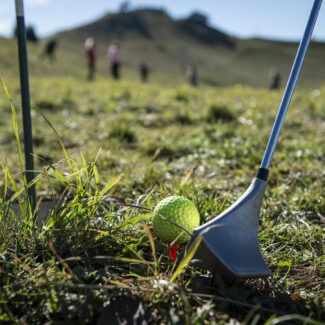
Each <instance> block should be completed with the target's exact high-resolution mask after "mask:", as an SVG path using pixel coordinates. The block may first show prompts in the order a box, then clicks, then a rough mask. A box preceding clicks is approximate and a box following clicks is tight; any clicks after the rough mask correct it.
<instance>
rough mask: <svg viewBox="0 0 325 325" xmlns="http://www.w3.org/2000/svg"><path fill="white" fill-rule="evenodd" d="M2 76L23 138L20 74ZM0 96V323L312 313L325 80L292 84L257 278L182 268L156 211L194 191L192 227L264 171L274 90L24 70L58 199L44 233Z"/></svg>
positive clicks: (318, 311)
mask: <svg viewBox="0 0 325 325" xmlns="http://www.w3.org/2000/svg"><path fill="white" fill-rule="evenodd" d="M4 82H5V84H6V86H7V87H8V91H9V94H10V95H11V97H12V103H13V107H14V108H15V112H16V120H17V124H18V128H19V134H20V137H19V138H20V142H21V145H22V143H23V142H22V121H21V108H20V96H19V84H18V80H17V79H15V78H13V77H10V78H8V79H7V80H4ZM0 94H1V95H0V113H1V117H2V118H1V120H0V141H1V144H2V151H1V158H0V162H1V178H0V181H1V186H2V191H1V206H0V238H1V240H0V286H1V289H0V322H2V323H8V324H11V323H16V324H21V323H24V324H45V323H46V324H84V323H90V324H93V323H96V322H97V321H98V324H106V323H105V322H104V321H103V318H104V317H107V318H108V319H111V321H112V323H111V324H115V323H113V317H114V315H117V314H118V315H120V317H122V318H123V317H126V318H127V317H130V315H131V319H132V317H136V316H135V315H137V319H136V321H137V322H136V324H140V323H141V321H146V322H148V323H152V324H278V323H283V324H284V323H286V324H323V321H324V320H325V307H324V302H325V285H324V283H325V281H324V280H325V269H324V262H325V260H324V226H325V204H324V180H325V174H324V150H325V147H324V135H325V119H324V109H325V88H319V89H318V88H317V89H315V88H305V89H301V88H300V89H297V91H296V93H295V94H294V98H293V101H292V103H291V107H290V109H289V112H288V116H287V119H286V121H285V124H284V129H283V131H282V133H281V137H280V141H279V144H278V146H277V149H276V152H275V154H274V157H273V161H272V165H271V169H270V176H269V182H268V187H267V192H266V196H265V199H264V203H263V207H262V211H261V216H260V226H259V239H260V244H261V250H262V254H263V256H264V258H265V260H266V262H267V264H268V266H269V267H270V269H271V270H272V275H271V276H270V277H268V278H265V279H255V280H230V279H225V278H222V277H220V276H219V275H218V274H215V275H213V274H212V273H211V272H209V271H207V270H204V269H200V268H197V267H195V266H193V265H191V264H189V265H184V263H183V262H184V261H183V262H181V260H182V257H181V254H180V255H179V257H178V260H177V262H176V263H175V264H173V263H171V262H170V261H169V258H168V252H167V250H166V246H165V245H164V244H163V243H162V242H161V241H160V240H159V239H158V238H156V237H155V236H153V235H152V229H151V218H152V211H153V209H154V207H155V205H156V204H157V203H158V202H159V201H160V200H161V199H163V198H165V197H167V196H170V195H182V196H185V197H187V198H189V199H191V200H192V201H193V202H194V203H195V204H196V206H197V207H198V210H199V212H200V216H201V223H205V222H206V221H207V220H210V219H211V218H213V217H214V216H216V215H218V214H219V213H220V212H222V211H223V210H225V209H226V208H227V207H228V206H229V205H231V203H233V202H234V201H235V200H236V199H237V198H238V197H239V196H240V195H241V194H242V193H243V191H245V189H246V188H247V187H248V185H249V184H250V182H251V180H252V179H253V178H254V176H255V173H256V170H257V169H258V167H259V164H260V161H261V158H262V156H263V153H264V150H265V146H266V142H267V139H268V136H269V133H270V131H271V128H272V125H273V121H274V118H275V115H276V112H277V109H278V106H279V103H280V101H281V96H282V90H280V91H273V92H271V91H268V90H266V89H262V88H260V89H253V88H248V87H243V86H240V85H237V86H234V87H228V88H221V87H220V88H209V87H199V88H190V87H188V86H185V85H184V86H175V87H168V86H158V85H150V84H148V85H143V84H139V83H137V82H135V81H134V82H133V81H132V82H127V81H121V82H113V81H110V80H108V79H104V78H99V79H98V80H96V81H95V82H93V83H89V82H86V81H83V80H78V79H76V78H64V77H60V76H57V77H33V78H32V80H31V101H32V117H33V134H34V154H35V169H36V174H37V176H38V177H37V179H36V181H37V182H36V187H37V193H38V197H39V199H44V200H45V199H53V200H55V201H57V200H60V201H61V202H63V203H62V205H61V206H57V207H56V208H55V209H53V211H52V212H51V214H50V215H49V217H48V219H47V220H46V222H45V223H44V225H43V227H40V228H37V227H35V224H34V222H33V218H31V217H30V211H29V210H28V207H29V204H28V202H27V200H26V198H25V191H24V181H23V176H22V175H23V173H22V172H21V170H22V169H21V159H20V157H19V145H18V144H19V143H17V138H16V134H15V123H13V122H12V117H13V111H12V107H11V105H10V100H9V99H8V96H7V95H6V93H5V91H3V90H2V89H1V90H0ZM17 132H18V131H17ZM60 141H62V143H61V142H60ZM14 202H18V203H19V204H20V205H21V216H20V217H17V216H15V214H14V212H13V210H12V209H11V207H12V204H13V203H14ZM26 208H27V209H26ZM181 251H184V247H181ZM140 307H141V309H140V311H141V312H138V313H137V314H136V311H137V310H139V308H140ZM128 312H129V313H128ZM143 324H144V323H143Z"/></svg>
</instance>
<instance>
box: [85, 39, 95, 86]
mask: <svg viewBox="0 0 325 325" xmlns="http://www.w3.org/2000/svg"><path fill="white" fill-rule="evenodd" d="M85 52H86V60H87V65H88V76H87V79H88V80H93V79H94V77H95V61H96V54H95V41H94V39H93V38H92V37H88V38H87V39H86V41H85Z"/></svg>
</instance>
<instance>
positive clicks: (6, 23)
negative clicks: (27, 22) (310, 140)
mask: <svg viewBox="0 0 325 325" xmlns="http://www.w3.org/2000/svg"><path fill="white" fill-rule="evenodd" d="M12 30H13V23H12V20H11V19H9V18H8V19H1V20H0V34H1V35H5V36H9V35H10V34H11V33H12Z"/></svg>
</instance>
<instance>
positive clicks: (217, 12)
mask: <svg viewBox="0 0 325 325" xmlns="http://www.w3.org/2000/svg"><path fill="white" fill-rule="evenodd" d="M122 2H123V1H121V0H24V6H25V20H26V24H32V25H33V26H34V27H35V29H36V32H37V34H38V35H39V36H41V37H46V36H49V35H51V34H54V33H56V32H58V31H61V30H65V29H69V28H72V27H76V26H80V25H83V24H84V23H88V22H91V21H94V20H96V19H97V18H99V17H101V16H103V15H104V14H106V13H107V12H116V11H118V10H119V8H120V6H121V3H122ZM129 2H130V7H131V9H136V8H139V7H151V8H164V9H166V10H167V12H168V13H169V14H170V15H171V16H172V17H174V18H182V17H186V16H188V15H189V14H190V13H192V12H193V11H199V12H202V13H203V14H205V15H207V16H208V18H209V23H210V25H212V26H213V27H216V28H219V29H221V30H222V31H224V32H227V33H229V34H231V35H234V36H237V37H242V38H250V37H262V38H269V39H278V40H292V41H297V40H299V39H300V38H301V36H302V33H303V31H304V28H305V25H306V22H307V19H308V16H309V12H310V9H311V6H312V3H313V1H312V0H200V1H197V0H131V1H129ZM14 3H15V1H14V0H0V35H2V36H6V37H10V36H11V35H12V31H13V28H14V25H15V7H14ZM323 7H324V8H321V11H320V14H319V18H318V22H317V24H316V27H315V31H314V39H316V40H319V41H325V5H324V6H323Z"/></svg>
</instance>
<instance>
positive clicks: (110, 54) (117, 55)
mask: <svg viewBox="0 0 325 325" xmlns="http://www.w3.org/2000/svg"><path fill="white" fill-rule="evenodd" d="M85 53H86V60H87V65H88V75H87V79H88V80H93V79H94V78H95V66H96V49H95V40H94V39H93V38H92V37H88V38H87V39H86V41H85ZM107 60H108V63H109V67H110V73H111V76H112V78H113V79H116V80H117V79H120V77H121V72H120V70H121V48H120V45H119V43H118V42H116V41H114V42H112V43H111V44H110V46H109V47H108V51H107ZM139 72H140V78H141V80H142V81H143V82H146V81H147V80H148V75H149V67H148V66H147V64H146V63H145V62H141V63H140V65H139Z"/></svg>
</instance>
